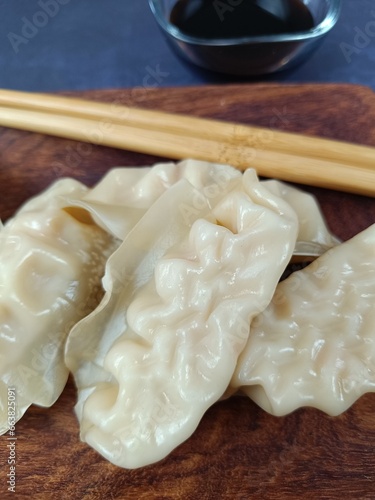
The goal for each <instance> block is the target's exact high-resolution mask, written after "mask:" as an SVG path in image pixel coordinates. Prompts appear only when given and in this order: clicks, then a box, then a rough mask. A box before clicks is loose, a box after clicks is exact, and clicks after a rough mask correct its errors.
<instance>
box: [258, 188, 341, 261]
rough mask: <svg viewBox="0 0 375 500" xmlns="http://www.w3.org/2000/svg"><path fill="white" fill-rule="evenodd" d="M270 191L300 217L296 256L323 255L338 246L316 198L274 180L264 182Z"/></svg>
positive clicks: (336, 239) (338, 241) (337, 241)
mask: <svg viewBox="0 0 375 500" xmlns="http://www.w3.org/2000/svg"><path fill="white" fill-rule="evenodd" d="M263 183H264V185H265V186H266V187H267V189H268V190H269V191H271V192H272V193H273V194H275V195H276V196H280V197H281V198H283V199H284V200H285V201H287V202H288V203H289V205H290V206H291V207H292V208H293V210H294V211H295V212H296V214H297V216H298V222H299V231H298V238H297V243H296V248H295V249H294V254H300V253H302V254H304V253H305V254H308V253H309V252H311V254H312V255H313V256H314V255H322V254H323V253H324V252H326V251H327V250H328V249H330V248H332V247H334V246H335V245H338V244H339V243H340V240H339V239H338V238H337V237H336V236H335V235H333V234H332V232H331V231H330V229H329V228H328V226H327V223H326V221H325V218H324V216H323V214H322V211H321V209H320V207H319V204H318V202H317V200H316V198H315V197H314V196H313V195H311V194H309V193H307V192H305V191H302V190H301V189H298V188H296V187H294V186H292V185H290V184H286V183H285V182H281V181H277V180H274V179H271V180H266V181H263Z"/></svg>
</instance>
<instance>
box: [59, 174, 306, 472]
mask: <svg viewBox="0 0 375 500" xmlns="http://www.w3.org/2000/svg"><path fill="white" fill-rule="evenodd" d="M227 168H230V167H227ZM220 172H222V170H221V171H220ZM210 182H211V188H210V189H207V188H208V186H206V187H205V188H203V189H201V190H197V189H196V188H194V187H193V186H192V185H191V183H189V182H188V181H187V180H180V181H179V182H177V183H176V184H174V185H173V186H172V187H171V188H169V189H168V190H167V191H166V192H165V193H164V194H162V195H161V196H160V197H159V198H158V200H157V201H156V202H155V203H154V204H153V205H152V206H151V208H150V209H149V210H148V211H147V212H146V213H145V215H144V216H143V217H142V218H141V220H140V221H139V223H138V224H137V225H136V226H135V227H134V229H133V230H132V231H131V232H130V233H129V235H128V236H127V237H126V238H125V239H124V241H123V243H122V244H121V246H120V247H119V249H118V250H117V251H116V252H115V253H114V254H113V255H112V256H111V258H110V259H109V261H108V264H107V268H106V274H105V276H104V279H103V285H104V288H105V290H106V294H105V296H104V298H103V301H102V303H101V304H100V305H99V307H98V308H97V309H96V310H95V311H94V312H93V313H92V314H90V315H89V316H88V317H86V318H85V319H83V320H82V321H81V322H80V323H78V325H76V326H75V327H74V328H73V329H72V331H71V332H70V334H69V337H68V340H67V347H66V363H67V365H68V366H69V368H70V369H71V371H72V372H73V374H74V377H75V381H76V384H77V387H78V403H77V405H76V413H77V417H78V419H79V421H80V427H81V438H82V440H83V441H85V442H87V443H88V444H90V445H91V446H92V447H93V448H95V449H96V450H97V451H98V452H99V453H101V454H102V455H103V456H104V457H105V458H107V459H108V460H109V461H111V462H112V463H114V464H116V465H118V466H121V467H125V468H136V467H141V466H145V465H148V464H151V463H154V462H157V461H159V460H161V459H163V458H164V457H165V456H167V455H168V453H169V452H171V451H172V450H173V449H174V448H175V447H177V446H178V445H179V444H180V443H182V442H183V441H184V440H186V439H187V438H188V437H189V436H190V435H191V434H192V433H193V432H194V430H195V429H196V427H197V425H198V423H199V421H200V419H201V418H202V416H203V414H204V413H205V411H206V410H207V409H208V408H209V407H210V406H211V405H212V404H213V403H215V402H216V401H217V400H218V399H220V397H221V396H222V395H223V394H224V392H225V391H226V389H227V386H228V384H229V382H230V380H231V377H232V375H233V372H234V370H235V367H236V364H237V360H238V356H239V354H240V353H241V351H242V349H243V348H244V346H245V344H246V341H247V338H248V335H249V325H250V322H251V320H252V318H253V317H255V316H256V315H257V314H259V313H260V312H261V311H262V310H263V309H264V308H265V307H266V306H267V305H268V303H269V302H270V301H271V299H272V296H273V293H274V291H275V288H276V285H277V282H278V280H279V278H280V276H281V274H282V272H283V271H284V269H285V266H286V265H287V263H288V261H289V259H290V257H291V254H292V252H293V248H294V245H295V241H296V236H297V232H298V222H297V217H296V214H295V212H294V211H293V210H292V209H291V208H290V206H289V205H288V204H287V203H286V202H285V201H283V200H282V199H280V198H279V197H277V196H274V195H272V194H271V193H270V192H269V191H268V190H267V189H266V188H265V187H264V186H262V184H260V183H259V181H258V179H257V176H256V174H255V171H254V170H247V171H246V172H245V173H244V174H243V175H241V176H239V177H238V176H235V178H233V177H232V176H231V175H229V176H228V181H227V182H226V183H223V182H222V177H221V176H219V179H218V181H217V183H216V184H215V177H214V176H213V178H212V179H211V181H210Z"/></svg>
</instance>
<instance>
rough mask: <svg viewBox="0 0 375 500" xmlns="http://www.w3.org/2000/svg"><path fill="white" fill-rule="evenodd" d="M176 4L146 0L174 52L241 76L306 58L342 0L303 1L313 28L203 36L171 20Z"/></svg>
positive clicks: (333, 19)
mask: <svg viewBox="0 0 375 500" xmlns="http://www.w3.org/2000/svg"><path fill="white" fill-rule="evenodd" d="M245 1H246V0H245ZM176 3H177V0H149V5H150V7H151V10H152V12H153V14H154V16H155V19H156V21H157V23H158V24H159V26H160V28H161V30H162V32H163V33H164V34H165V36H166V37H167V39H168V41H169V43H170V44H171V45H172V47H173V48H174V49H175V50H176V51H177V53H178V54H179V55H180V56H182V57H184V58H185V59H187V60H188V61H190V62H192V63H194V64H196V65H198V66H201V67H203V68H206V69H209V70H212V71H216V72H220V73H227V74H232V75H243V76H246V75H248V76H250V75H264V74H268V73H273V72H275V71H279V70H283V69H289V68H291V67H294V66H296V65H297V64H299V63H301V62H303V61H305V60H306V59H307V58H308V57H309V56H310V55H311V54H312V53H313V52H314V50H315V49H316V48H317V47H318V46H319V44H320V42H321V41H322V40H323V38H324V36H325V35H327V33H328V32H329V31H330V30H331V29H332V28H333V27H334V25H335V24H336V22H337V20H338V18H339V14H340V9H341V0H303V3H304V4H305V5H306V7H307V8H308V9H309V11H310V13H311V14H312V17H313V20H314V27H313V28H312V29H310V30H308V31H301V32H296V33H290V34H288V33H285V34H275V35H259V36H253V37H251V36H249V37H240V38H203V37H195V36H190V35H188V34H186V33H183V32H182V31H181V30H180V29H178V27H176V26H175V25H173V24H172V23H171V22H170V14H171V11H172V9H173V7H174V5H175V4H176ZM237 3H238V0H237Z"/></svg>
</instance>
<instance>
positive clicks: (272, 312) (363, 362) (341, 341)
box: [231, 225, 375, 416]
mask: <svg viewBox="0 0 375 500" xmlns="http://www.w3.org/2000/svg"><path fill="white" fill-rule="evenodd" d="M374 304H375V225H373V226H370V227H369V228H368V229H366V230H365V231H363V232H361V233H359V234H358V235H356V236H354V237H353V238H352V239H350V240H349V241H347V242H345V243H342V244H341V245H338V246H336V247H335V248H332V249H331V250H329V251H328V252H327V253H325V254H324V255H322V256H321V257H319V258H318V259H317V260H316V261H314V262H313V263H312V264H310V265H309V266H308V267H306V268H305V269H303V270H301V271H297V272H295V273H294V274H292V275H291V276H290V277H289V278H287V279H286V280H285V281H283V282H281V283H280V284H279V285H278V287H277V289H276V292H275V296H274V298H273V300H272V302H271V304H270V305H269V306H268V308H267V309H266V310H265V311H264V312H263V313H262V314H260V315H259V316H258V317H257V318H255V320H253V322H252V324H251V335H250V336H249V339H248V342H247V344H246V347H245V349H244V351H243V353H242V354H241V356H240V359H239V361H238V365H237V369H236V372H235V374H234V376H233V379H232V382H231V384H232V386H234V387H236V388H241V390H242V391H243V392H245V393H246V394H247V395H248V396H249V397H250V398H251V399H253V400H254V401H255V402H256V403H258V404H259V405H260V406H261V407H262V408H263V409H264V410H266V411H268V412H270V413H272V414H273V415H279V416H281V415H285V414H287V413H290V412H292V411H293V410H296V409H297V408H300V407H303V406H311V407H315V408H318V409H320V410H322V411H323V412H325V413H327V414H329V415H338V414H340V413H342V412H344V411H345V410H347V409H348V408H349V407H350V406H351V405H352V404H353V403H354V402H355V401H356V400H357V399H358V398H359V397H360V396H362V395H363V394H364V393H366V392H375V307H374Z"/></svg>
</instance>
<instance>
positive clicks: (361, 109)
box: [0, 84, 375, 500]
mask: <svg viewBox="0 0 375 500" xmlns="http://www.w3.org/2000/svg"><path fill="white" fill-rule="evenodd" d="M74 95H80V96H83V97H87V98H90V99H95V100H102V101H107V102H113V103H124V104H128V105H131V106H139V107H144V108H150V109H153V108H155V109H160V110H165V111H172V112H173V111H174V112H182V113H188V114H191V115H196V116H205V117H213V118H218V119H223V120H230V121H237V122H242V123H247V124H254V125H260V126H265V127H269V128H274V129H281V130H286V131H293V132H300V133H306V134H312V135H319V136H324V137H329V138H334V139H341V140H347V141H351V142H355V143H359V144H367V145H372V146H375V120H374V118H375V96H374V94H373V92H372V91H371V90H370V89H368V88H364V87H356V86H350V85H303V86H301V85H290V86H289V85H277V84H267V85H249V84H243V85H230V86H202V87H196V88H173V89H143V88H137V89H128V90H108V91H95V92H85V93H79V94H78V93H76V94H74ZM158 160H160V158H156V157H151V156H147V155H141V154H136V153H131V152H128V151H121V150H115V149H110V148H105V147H101V146H98V145H93V144H84V143H77V142H74V141H68V140H63V139H58V138H54V137H47V136H43V135H39V134H32V133H26V132H21V131H15V130H10V129H4V128H0V185H1V198H0V218H1V219H2V220H3V221H4V220H6V219H7V218H8V217H9V216H11V215H12V214H13V213H14V211H15V210H16V209H17V207H18V206H19V205H20V204H21V203H22V202H23V201H25V200H26V199H27V198H29V197H30V196H32V195H34V194H36V193H38V192H39V191H41V190H42V189H43V188H45V187H47V185H49V184H50V183H51V182H52V181H54V180H55V179H57V178H59V177H62V176H72V177H75V178H76V179H78V180H80V181H83V182H85V183H87V184H89V185H92V184H94V183H95V182H96V181H98V180H99V179H100V177H101V176H102V175H103V174H104V173H105V172H106V171H107V170H108V169H110V168H111V167H113V166H119V165H122V166H134V165H137V166H142V165H151V164H153V163H155V162H156V161H158ZM374 168H375V166H374ZM304 189H306V190H308V191H310V192H312V193H314V194H315V195H316V196H317V198H318V200H319V202H320V203H321V206H322V210H323V212H324V214H325V216H326V218H327V220H328V223H329V226H330V227H331V229H332V230H333V231H334V232H335V233H336V235H337V236H339V237H340V238H342V239H344V240H345V239H348V238H350V237H351V236H353V235H354V234H356V233H358V232H359V231H361V230H362V229H365V228H366V227H368V226H369V225H370V224H373V223H374V222H375V198H366V197H361V196H356V195H350V194H345V193H340V192H333V191H328V190H324V189H319V188H308V187H304ZM374 190H375V186H374ZM374 326H375V325H374ZM74 404H75V388H74V384H73V382H72V381H71V380H70V381H69V382H68V384H67V386H66V388H65V390H64V392H63V394H62V396H61V397H60V399H59V400H58V401H57V403H56V404H55V405H54V406H53V407H52V408H50V409H44V408H38V407H32V408H30V409H29V411H28V412H27V414H26V415H25V417H24V418H23V419H22V420H21V421H20V422H18V423H17V425H16V435H17V449H16V450H17V458H16V459H17V462H16V495H13V494H12V493H7V488H6V486H7V485H6V473H7V472H9V467H8V466H7V459H8V449H7V447H6V443H7V441H6V437H7V436H2V437H0V464H1V472H0V498H1V499H7V498H17V499H26V498H27V499H29V498H33V499H37V500H38V499H55V498H56V499H71V500H74V499H126V500H130V499H134V500H141V499H158V500H161V499H180V500H194V499H199V500H205V499H214V500H216V499H221V498H222V499H231V500H232V499H241V500H242V499H243V500H245V499H283V498H288V499H291V498H296V499H299V498H302V497H304V498H313V499H341V498H342V497H343V496H344V497H345V498H348V499H349V498H350V499H374V498H375V395H374V394H367V395H365V396H363V397H362V398H361V399H360V400H359V401H358V402H357V403H355V404H354V406H353V407H352V408H351V409H349V410H348V411H347V412H346V413H344V414H343V415H341V416H339V417H335V418H332V417H328V416H326V415H324V414H323V413H321V412H319V411H317V410H314V409H310V408H305V409H301V410H298V411H296V412H294V413H293V414H291V415H288V416H286V417H282V418H276V417H272V416H270V415H268V414H267V413H265V412H264V411H263V410H261V409H259V408H258V407H257V406H256V405H255V404H254V403H252V402H251V401H250V400H248V399H246V398H243V397H233V398H232V399H230V400H227V401H224V402H219V403H217V404H216V405H214V406H213V407H212V408H211V409H209V411H208V412H207V413H206V415H205V416H204V417H203V419H202V421H201V423H200V425H199V427H198V429H197V430H196V432H195V433H194V434H193V436H192V437H191V438H190V439H188V440H187V441H186V442H185V443H183V444H182V445H181V446H179V447H178V448H177V449H176V450H175V451H174V452H173V453H172V454H171V455H170V456H169V457H167V458H166V459H164V460H163V461H162V462H160V463H157V464H155V465H152V466H149V467H146V468H142V469H137V470H131V471H128V470H123V469H120V468H117V467H115V466H113V465H112V464H110V463H108V462H107V461H105V460H104V459H103V458H102V457H101V456H99V455H98V454H97V453H96V452H95V451H93V450H92V449H90V448H89V447H88V446H87V445H85V444H83V443H81V442H80V441H79V430H78V425H77V422H76V419H75V416H74V413H73V407H74Z"/></svg>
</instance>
